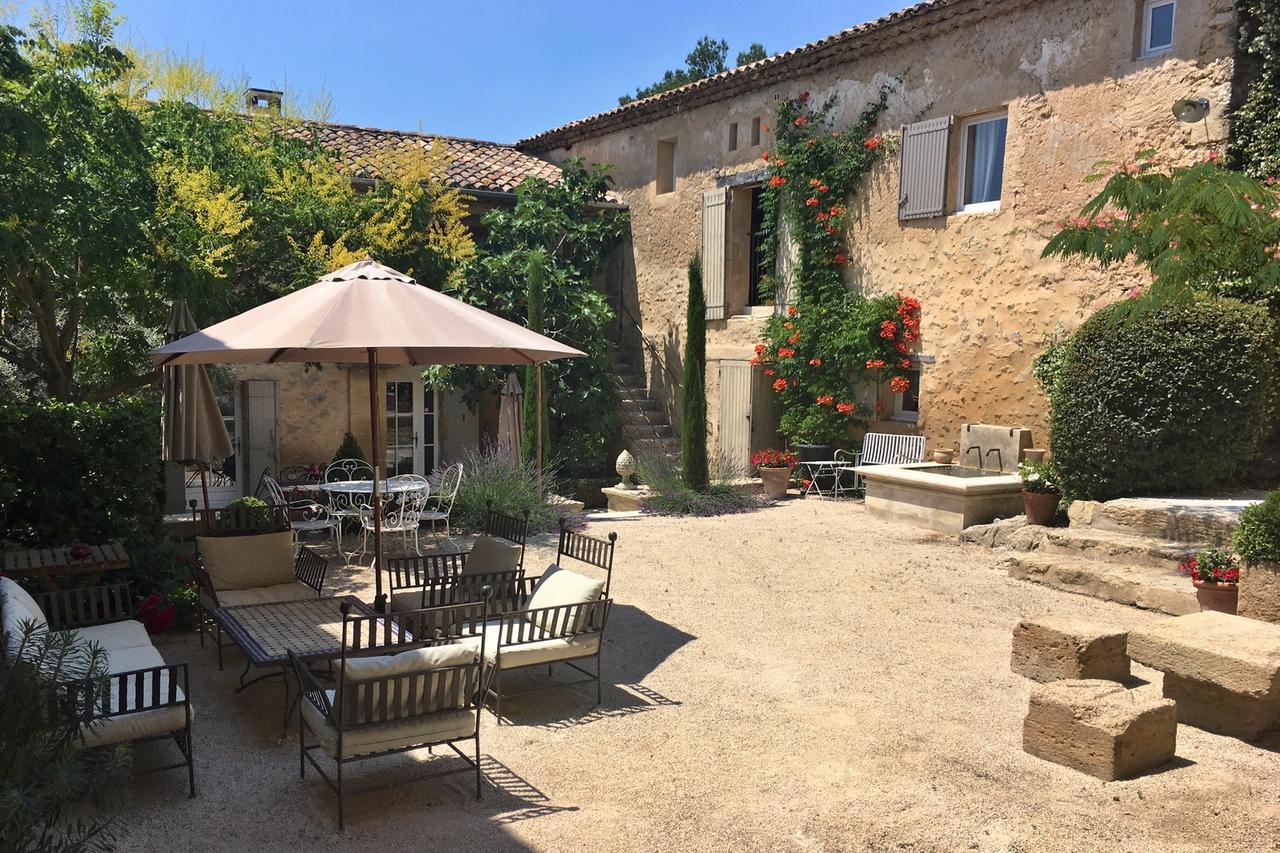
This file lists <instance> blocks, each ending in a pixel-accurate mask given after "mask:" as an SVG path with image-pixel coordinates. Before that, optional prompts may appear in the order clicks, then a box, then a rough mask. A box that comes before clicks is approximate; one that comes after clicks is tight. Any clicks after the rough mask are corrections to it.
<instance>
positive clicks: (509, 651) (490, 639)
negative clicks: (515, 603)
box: [459, 619, 600, 670]
mask: <svg viewBox="0 0 1280 853" xmlns="http://www.w3.org/2000/svg"><path fill="white" fill-rule="evenodd" d="M501 628H502V620H500V619H494V620H491V621H489V622H486V623H485V625H484V661H485V666H499V661H498V649H499V647H501V649H502V661H501V666H500V667H499V668H500V669H504V670H506V669H519V668H520V667H524V666H535V665H537V664H548V663H556V662H557V661H565V660H573V659H575V658H583V657H590V656H591V655H594V654H595V653H596V651H597V650H598V649H599V648H600V632H599V631H592V632H591V633H589V634H575V635H574V636H572V637H568V638H565V637H552V636H549V635H547V634H546V632H544V631H542V630H541V629H537V628H535V629H533V630H534V631H535V632H536V636H540V637H543V638H544V639H537V640H534V641H533V642H528V643H519V644H517V645H503V643H502V639H503V637H504V636H505V634H503V632H502V630H501ZM515 636H516V634H515V633H514V632H513V633H512V637H515ZM525 636H526V637H529V636H530V635H528V634H526V635H525ZM479 639H480V638H479V637H468V638H466V639H464V640H461V641H459V645H466V646H470V647H471V648H472V649H474V648H476V647H478V646H479Z"/></svg>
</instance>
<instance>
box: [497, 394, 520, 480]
mask: <svg viewBox="0 0 1280 853" xmlns="http://www.w3.org/2000/svg"><path fill="white" fill-rule="evenodd" d="M523 404H524V392H523V391H521V390H520V380H519V379H517V378H516V375H515V373H514V372H511V373H508V374H507V381H506V383H505V384H503V386H502V402H501V404H500V405H499V407H498V449H499V450H501V451H502V452H503V453H506V454H507V455H508V456H510V457H511V458H512V459H519V458H520V451H521V450H522V448H521V447H520V442H521V440H522V434H521V431H522V430H523V429H524V425H523V424H522V423H521V422H520V421H521V416H522V407H523Z"/></svg>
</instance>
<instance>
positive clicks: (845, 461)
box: [833, 450, 862, 498]
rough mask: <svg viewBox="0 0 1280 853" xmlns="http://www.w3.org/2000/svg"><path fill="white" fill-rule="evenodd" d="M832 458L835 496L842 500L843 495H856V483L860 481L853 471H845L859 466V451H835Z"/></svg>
mask: <svg viewBox="0 0 1280 853" xmlns="http://www.w3.org/2000/svg"><path fill="white" fill-rule="evenodd" d="M833 455H834V458H835V460H836V485H835V496H836V497H837V498H842V497H844V496H845V495H850V494H857V493H858V481H859V480H860V479H861V478H859V477H858V475H857V474H856V473H854V472H853V471H846V470H845V469H846V468H855V467H857V466H858V465H859V464H861V460H862V451H861V450H837V451H836V452H835V454H833Z"/></svg>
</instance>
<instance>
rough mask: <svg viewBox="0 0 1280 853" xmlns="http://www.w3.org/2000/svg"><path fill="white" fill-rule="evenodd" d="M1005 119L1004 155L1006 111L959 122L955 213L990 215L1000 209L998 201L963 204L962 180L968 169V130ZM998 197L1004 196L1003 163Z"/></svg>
mask: <svg viewBox="0 0 1280 853" xmlns="http://www.w3.org/2000/svg"><path fill="white" fill-rule="evenodd" d="M999 119H1005V130H1004V141H1005V154H1006V155H1007V154H1008V153H1009V125H1008V119H1009V113H1008V111H1007V110H1000V111H998V112H992V113H982V114H981V115H976V116H969V117H968V118H966V119H961V121H960V168H959V169H957V170H956V171H957V172H958V175H957V178H958V180H959V183H958V184H957V185H956V213H984V212H987V213H990V212H993V211H997V210H999V209H1000V199H996V200H995V201H979V202H975V203H973V204H965V203H964V179H965V174H966V172H967V171H968V167H969V128H971V127H973V126H974V125H978V124H986V123H987V122H989V121H998V120H999ZM1000 195H1001V196H1002V197H1003V196H1004V161H1003V160H1001V161H1000Z"/></svg>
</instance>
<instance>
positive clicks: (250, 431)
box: [240, 379, 280, 495]
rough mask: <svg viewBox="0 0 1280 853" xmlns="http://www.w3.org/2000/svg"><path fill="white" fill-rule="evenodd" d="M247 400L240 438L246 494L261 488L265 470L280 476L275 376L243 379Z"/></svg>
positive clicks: (242, 487)
mask: <svg viewBox="0 0 1280 853" xmlns="http://www.w3.org/2000/svg"><path fill="white" fill-rule="evenodd" d="M240 393H241V398H242V399H243V401H244V406H243V409H242V419H241V423H242V424H243V425H244V435H243V436H242V437H241V440H240V452H241V453H242V454H243V455H244V462H243V464H242V465H241V466H240V470H241V471H242V472H243V474H242V476H241V478H240V486H241V489H242V491H243V493H244V494H246V495H251V494H253V490H254V489H255V488H257V485H258V480H259V479H260V478H261V477H262V472H263V471H266V470H269V471H270V472H271V475H272V476H273V477H274V476H278V474H279V471H280V454H279V448H278V446H277V444H276V383H275V382H274V381H273V380H271V379H246V380H245V381H244V382H242V383H240Z"/></svg>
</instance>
